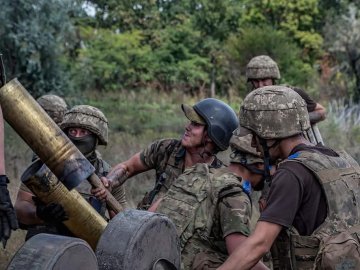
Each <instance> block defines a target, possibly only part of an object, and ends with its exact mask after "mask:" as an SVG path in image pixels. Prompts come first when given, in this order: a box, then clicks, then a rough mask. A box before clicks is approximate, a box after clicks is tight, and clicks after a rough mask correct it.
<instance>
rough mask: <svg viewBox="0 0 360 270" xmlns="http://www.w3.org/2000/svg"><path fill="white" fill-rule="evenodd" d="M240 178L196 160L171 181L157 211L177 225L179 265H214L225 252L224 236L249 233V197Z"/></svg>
mask: <svg viewBox="0 0 360 270" xmlns="http://www.w3.org/2000/svg"><path fill="white" fill-rule="evenodd" d="M240 181H241V179H239V178H238V177H237V176H235V175H234V174H232V173H230V172H228V171H227V170H226V169H224V168H222V169H214V168H211V167H209V166H208V165H207V164H204V163H198V164H196V165H194V166H193V167H191V168H187V169H186V170H185V171H184V173H183V174H181V175H180V176H179V177H178V178H177V179H176V180H174V182H173V183H172V185H171V187H170V189H169V190H168V192H167V193H166V195H165V196H164V198H163V200H162V201H161V202H160V204H159V206H158V208H157V212H159V213H163V214H165V215H167V216H168V217H170V219H172V220H173V221H174V223H175V225H176V228H177V232H178V235H179V237H180V247H181V254H182V269H216V268H217V267H219V266H220V265H221V264H222V263H223V262H224V261H225V259H226V258H227V256H228V253H227V250H226V245H225V240H224V239H225V237H226V236H228V235H229V234H231V233H241V234H243V235H245V236H248V235H249V233H250V229H249V220H250V216H251V201H250V198H249V196H248V194H246V193H245V192H244V191H243V189H242V185H241V182H240Z"/></svg>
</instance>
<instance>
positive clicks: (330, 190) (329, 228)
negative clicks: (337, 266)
mask: <svg viewBox="0 0 360 270" xmlns="http://www.w3.org/2000/svg"><path fill="white" fill-rule="evenodd" d="M337 153H338V154H339V156H338V157H332V156H327V155H324V154H321V153H320V152H308V151H300V152H297V153H295V154H293V155H291V156H290V157H289V158H288V159H287V160H284V161H283V163H284V162H298V163H301V164H303V165H304V166H305V167H306V168H308V169H309V170H310V171H311V172H312V173H313V174H314V176H315V177H316V179H317V180H318V181H319V182H320V184H321V186H322V188H323V191H324V193H325V196H326V198H327V208H328V209H327V211H328V213H327V217H326V219H325V221H324V222H323V223H322V224H321V225H320V226H319V227H318V228H317V229H316V230H315V231H314V232H313V233H312V235H311V236H301V235H299V234H298V233H297V232H296V230H295V229H294V228H292V229H290V230H289V231H283V232H282V233H280V235H279V237H278V238H277V240H276V242H275V244H274V247H273V248H272V251H274V253H273V254H272V255H273V261H274V269H301V270H305V269H313V264H314V260H315V257H316V255H317V252H318V248H319V244H320V240H321V239H323V238H324V237H327V236H329V235H333V234H335V233H337V232H341V231H344V230H346V229H348V228H350V227H352V226H354V225H356V224H359V222H360V193H359V192H357V191H358V189H359V181H360V167H359V165H358V164H357V162H356V161H355V160H354V159H353V158H352V157H351V156H350V155H348V154H347V153H346V152H337ZM281 164H282V163H280V165H279V166H281ZM355 191H356V192H355Z"/></svg>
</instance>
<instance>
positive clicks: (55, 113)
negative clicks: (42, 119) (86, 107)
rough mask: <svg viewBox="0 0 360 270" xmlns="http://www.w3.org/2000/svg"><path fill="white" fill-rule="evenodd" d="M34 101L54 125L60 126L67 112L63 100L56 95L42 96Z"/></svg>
mask: <svg viewBox="0 0 360 270" xmlns="http://www.w3.org/2000/svg"><path fill="white" fill-rule="evenodd" d="M36 101H37V103H39V105H40V106H41V107H42V108H43V109H44V111H45V112H46V113H47V114H48V115H49V116H50V117H51V119H53V120H54V122H55V123H56V124H60V123H61V122H62V120H63V118H64V114H65V112H66V110H67V104H66V102H65V100H63V99H62V98H61V97H59V96H56V95H43V96H41V97H39V98H38V99H37V100H36Z"/></svg>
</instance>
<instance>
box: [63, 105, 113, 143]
mask: <svg viewBox="0 0 360 270" xmlns="http://www.w3.org/2000/svg"><path fill="white" fill-rule="evenodd" d="M71 127H79V128H84V129H87V130H89V131H91V132H92V133H94V134H95V135H96V136H97V137H98V139H99V145H107V143H108V120H107V119H106V117H105V115H104V114H103V113H102V112H101V111H100V110H99V109H98V108H95V107H92V106H89V105H78V106H75V107H73V108H72V109H70V110H69V111H67V112H66V113H65V116H64V120H63V122H62V123H61V125H60V128H61V129H62V130H65V129H67V128H71Z"/></svg>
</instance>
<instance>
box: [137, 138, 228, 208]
mask: <svg viewBox="0 0 360 270" xmlns="http://www.w3.org/2000/svg"><path fill="white" fill-rule="evenodd" d="M185 151H186V150H185V148H184V147H183V146H182V145H181V141H180V140H177V139H162V140H158V141H155V142H153V143H152V144H150V145H149V146H148V147H147V148H146V149H144V150H143V151H142V152H141V153H140V159H141V161H142V162H143V164H144V165H146V166H147V167H148V168H150V169H155V171H156V183H155V188H154V191H151V192H149V193H147V194H146V195H145V197H144V199H143V200H142V202H141V203H140V205H139V206H138V207H139V208H141V209H147V208H148V207H149V206H150V204H151V202H149V201H148V199H149V196H153V197H154V198H153V200H152V201H155V200H156V199H158V198H160V197H163V196H164V194H165V193H166V192H167V190H168V189H169V188H170V186H171V184H172V183H173V181H174V180H175V179H176V178H177V177H179V176H180V175H181V174H182V173H183V172H184V169H185ZM212 166H213V167H214V168H220V167H222V166H223V163H222V162H221V161H220V160H219V159H218V158H216V157H215V160H214V161H213V163H212ZM157 187H158V188H159V189H158V192H156V191H155V189H156V188H157ZM155 192H156V194H154V195H152V193H155Z"/></svg>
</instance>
